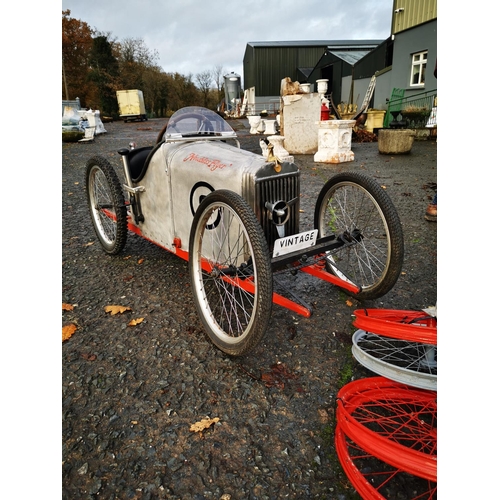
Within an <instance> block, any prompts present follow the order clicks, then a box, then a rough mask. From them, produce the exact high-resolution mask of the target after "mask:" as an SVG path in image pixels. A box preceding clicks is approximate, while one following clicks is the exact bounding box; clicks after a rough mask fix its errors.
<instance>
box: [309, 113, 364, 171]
mask: <svg viewBox="0 0 500 500" xmlns="http://www.w3.org/2000/svg"><path fill="white" fill-rule="evenodd" d="M316 123H317V124H318V127H319V128H318V151H317V152H316V154H315V155H314V161H315V162H319V163H343V162H347V161H353V160H354V153H353V152H352V151H351V140H352V128H353V127H354V125H355V123H356V120H322V121H320V122H316Z"/></svg>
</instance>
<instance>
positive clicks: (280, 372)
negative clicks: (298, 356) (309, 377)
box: [261, 363, 297, 389]
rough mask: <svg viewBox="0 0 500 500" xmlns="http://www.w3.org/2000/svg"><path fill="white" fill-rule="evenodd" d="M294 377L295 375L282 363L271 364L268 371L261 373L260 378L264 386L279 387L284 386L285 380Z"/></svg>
mask: <svg viewBox="0 0 500 500" xmlns="http://www.w3.org/2000/svg"><path fill="white" fill-rule="evenodd" d="M296 378H297V375H295V374H294V373H292V372H291V371H290V370H289V369H288V368H287V367H286V365H285V364H283V363H275V364H273V365H272V366H271V371H270V372H267V373H263V374H262V375H261V379H262V381H263V382H264V384H265V386H266V387H278V388H279V389H284V388H285V382H286V381H287V380H293V379H296Z"/></svg>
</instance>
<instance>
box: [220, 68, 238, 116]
mask: <svg viewBox="0 0 500 500" xmlns="http://www.w3.org/2000/svg"><path fill="white" fill-rule="evenodd" d="M224 94H225V104H226V110H227V111H232V110H233V109H235V108H236V104H237V100H239V99H240V98H241V76H240V75H238V74H237V73H235V72H234V71H232V72H231V73H229V74H227V75H224Z"/></svg>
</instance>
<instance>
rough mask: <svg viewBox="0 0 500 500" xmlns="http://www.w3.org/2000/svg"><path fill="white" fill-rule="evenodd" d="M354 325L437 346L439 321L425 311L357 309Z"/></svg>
mask: <svg viewBox="0 0 500 500" xmlns="http://www.w3.org/2000/svg"><path fill="white" fill-rule="evenodd" d="M354 316H355V317H356V318H355V320H354V321H353V325H354V326H355V327H357V328H359V329H360V330H365V331H366V332H371V333H376V334H378V335H385V336H387V337H392V338H397V339H403V340H409V341H412V342H421V343H423V344H432V345H437V319H436V318H434V317H432V316H429V315H428V314H426V313H425V312H424V311H406V310H402V309H357V310H355V311H354Z"/></svg>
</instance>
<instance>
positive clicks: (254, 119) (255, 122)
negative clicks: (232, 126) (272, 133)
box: [247, 115, 262, 134]
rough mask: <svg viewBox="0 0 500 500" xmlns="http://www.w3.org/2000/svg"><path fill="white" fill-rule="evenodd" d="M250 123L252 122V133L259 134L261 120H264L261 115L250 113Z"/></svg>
mask: <svg viewBox="0 0 500 500" xmlns="http://www.w3.org/2000/svg"><path fill="white" fill-rule="evenodd" d="M247 119H248V123H249V124H250V133H251V134H258V133H259V131H258V127H259V125H260V122H261V121H262V118H261V117H260V116H259V115H254V116H252V115H250V116H247Z"/></svg>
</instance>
